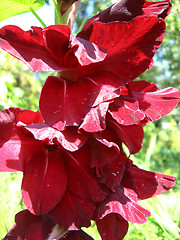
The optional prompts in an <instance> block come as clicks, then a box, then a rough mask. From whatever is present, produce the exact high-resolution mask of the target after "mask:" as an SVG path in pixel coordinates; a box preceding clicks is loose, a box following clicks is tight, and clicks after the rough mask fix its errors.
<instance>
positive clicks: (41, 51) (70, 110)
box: [0, 0, 179, 132]
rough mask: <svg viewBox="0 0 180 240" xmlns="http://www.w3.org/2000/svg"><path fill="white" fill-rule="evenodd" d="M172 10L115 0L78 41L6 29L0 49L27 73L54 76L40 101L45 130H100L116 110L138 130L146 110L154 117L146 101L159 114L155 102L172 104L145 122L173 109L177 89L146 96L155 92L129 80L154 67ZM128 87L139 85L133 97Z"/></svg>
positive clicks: (56, 31)
mask: <svg viewBox="0 0 180 240" xmlns="http://www.w3.org/2000/svg"><path fill="white" fill-rule="evenodd" d="M170 8H171V5H170V3H169V1H163V2H162V3H149V2H145V1H139V0H138V1H119V2H118V3H117V4H115V5H113V6H112V7H110V8H109V9H107V10H105V12H102V13H100V14H98V15H97V16H95V17H93V18H92V19H90V20H89V21H88V22H87V23H86V24H85V26H84V28H83V30H82V31H81V32H80V33H79V34H78V35H77V36H76V37H75V36H71V35H70V28H69V26H67V25H55V26H49V27H47V28H45V29H41V28H37V27H32V30H30V31H27V32H25V31H23V30H21V29H20V28H18V27H15V26H6V27H3V28H2V29H1V31H0V39H1V42H0V46H1V47H2V48H3V49H4V50H6V51H8V52H9V53H10V54H12V55H13V56H15V57H17V58H18V59H20V60H21V61H23V62H24V63H26V64H27V65H28V66H29V67H30V68H31V69H32V71H58V72H59V77H49V78H48V79H47V81H46V83H45V86H44V87H43V89H42V94H41V97H40V110H41V113H42V116H43V118H44V120H45V122H46V123H47V124H48V125H51V126H53V127H55V128H57V129H59V130H64V129H65V127H67V126H79V127H80V128H83V129H84V130H85V131H87V132H95V131H100V130H102V129H104V128H105V125H106V124H105V123H106V122H105V117H106V114H107V112H110V113H111V115H112V116H113V118H115V119H116V120H117V115H119V112H124V111H125V112H126V113H122V114H121V115H124V118H126V117H127V111H129V108H130V111H131V109H132V111H131V112H133V114H131V113H130V115H132V117H131V119H132V120H129V117H128V119H125V120H120V122H121V123H122V124H125V125H130V124H132V123H130V122H133V124H139V122H140V121H141V120H143V119H144V118H145V117H146V116H145V115H147V114H145V112H146V113H147V112H152V111H154V107H153V105H151V103H150V102H149V100H148V99H149V96H150V99H152V101H153V102H154V104H155V105H156V106H157V107H156V112H157V111H158V110H157V109H160V108H163V105H162V104H161V103H160V101H159V104H160V105H159V104H158V103H157V102H158V99H159V98H161V99H162V98H163V99H164V95H166V96H167V100H170V99H171V100H172V101H171V102H172V103H174V104H171V107H170V106H169V107H168V109H166V110H164V108H163V109H162V110H161V113H159V112H158V113H156V117H155V118H151V117H150V118H149V116H148V117H147V118H148V119H151V120H157V119H158V118H159V117H161V116H163V115H165V114H167V113H169V112H170V111H171V110H172V109H173V108H174V107H175V106H176V105H177V103H178V101H179V100H178V99H177V98H178V93H177V91H176V90H175V89H166V90H164V91H157V92H155V93H154V94H150V93H146V92H149V91H151V92H152V91H156V90H157V88H156V87H154V88H153V89H150V90H148V89H146V86H145V85H146V84H145V83H144V82H138V83H136V84H132V85H131V83H130V82H131V81H132V80H134V79H135V78H136V77H138V76H139V75H140V74H141V73H142V72H144V71H145V70H146V69H147V68H150V67H151V66H152V57H153V55H154V53H155V52H156V50H157V49H158V48H159V46H160V44H161V42H162V40H163V37H164V33H165V23H164V20H163V19H162V18H165V17H166V16H167V14H168V13H169V10H170ZM106 12H108V14H107V13H106ZM125 21H126V22H125ZM135 85H136V86H135ZM141 85H143V86H145V89H142V88H143V87H142V86H141ZM131 86H133V88H134V87H136V89H137V90H136V93H135V94H133V93H131ZM151 88H152V87H151ZM139 91H141V92H144V91H145V92H144V94H143V93H141V94H139V93H137V92H139ZM140 95H141V97H140ZM127 96H128V97H127ZM144 96H145V98H146V101H143V111H142V109H141V106H140V105H142V98H144ZM146 96H147V97H146ZM119 97H120V98H119ZM122 99H123V100H122ZM165 99H166V97H165ZM126 100H127V101H126ZM112 102H114V104H111V103H112ZM169 102H170V101H169ZM166 105H167V102H166V103H165V104H164V106H166ZM126 106H127V107H126ZM122 109H123V111H122ZM127 109H128V110H127ZM139 110H140V111H139ZM128 114H129V113H128ZM157 115H158V117H157ZM118 118H119V117H118ZM147 118H146V119H147ZM91 121H93V123H91ZM118 121H119V120H118ZM89 125H90V126H89Z"/></svg>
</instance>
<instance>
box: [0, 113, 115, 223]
mask: <svg viewBox="0 0 180 240" xmlns="http://www.w3.org/2000/svg"><path fill="white" fill-rule="evenodd" d="M0 120H1V121H0V130H1V139H0V145H1V148H0V155H1V157H0V163H1V164H0V170H1V171H17V170H20V171H23V173H24V176H23V180H22V197H23V201H24V203H25V205H26V206H27V207H28V209H29V210H30V211H31V212H32V213H33V214H44V213H46V212H49V211H51V210H52V209H53V208H54V207H55V206H56V205H57V204H58V203H59V202H60V200H61V199H62V197H63V195H64V194H65V192H68V191H69V190H70V195H72V194H74V193H75V194H76V196H77V197H78V200H76V201H81V198H82V199H84V200H86V201H89V202H90V203H89V204H90V207H89V208H88V211H90V213H89V214H91V215H92V214H93V211H94V205H93V204H94V202H98V201H102V200H103V199H104V198H105V197H106V195H107V193H106V192H104V190H103V189H101V184H99V183H98V182H97V180H96V178H95V174H94V171H93V169H92V168H91V161H90V160H91V151H90V147H89V145H88V146H85V147H84V148H83V147H82V148H81V149H80V150H79V151H75V150H77V149H79V148H80V147H81V146H82V145H83V144H85V142H86V141H87V138H88V136H87V134H86V133H84V134H80V133H77V131H76V129H75V128H73V129H72V128H71V129H67V130H65V131H64V132H60V131H57V130H55V129H53V128H50V127H48V126H47V125H46V124H45V123H43V122H42V118H41V115H40V113H38V112H37V113H34V112H31V111H29V110H21V109H15V108H11V109H9V110H4V111H2V112H1V113H0ZM26 122H28V123H31V124H30V125H25V123H26ZM32 123H33V124H32ZM94 141H97V140H95V139H94ZM97 144H98V141H97ZM66 150H68V151H66ZM73 151H75V152H74V153H73ZM88 151H89V154H88ZM110 151H111V150H110ZM116 151H117V150H116ZM72 172H73V175H72V174H71V173H72ZM79 177H83V179H84V181H86V186H85V185H84V182H82V181H81V179H80V178H79ZM75 183H76V184H75ZM87 186H88V188H87ZM57 189H58V191H57ZM67 194H68V193H66V195H67ZM77 197H76V198H77ZM82 201H83V200H82ZM72 202H73V201H72ZM66 209H67V208H66ZM86 222H87V220H86ZM88 223H89V222H88ZM82 224H84V223H82ZM85 225H87V223H86V224H85Z"/></svg>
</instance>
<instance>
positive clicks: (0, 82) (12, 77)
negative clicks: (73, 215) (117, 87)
mask: <svg viewBox="0 0 180 240" xmlns="http://www.w3.org/2000/svg"><path fill="white" fill-rule="evenodd" d="M47 2H48V1H47ZM113 2H115V1H105V0H99V1H98V0H97V1H95V0H94V1H92V0H90V1H88V0H82V3H81V6H80V10H79V12H78V15H77V18H76V24H75V27H74V29H73V31H74V32H76V31H77V29H78V27H79V26H80V25H81V22H82V21H83V19H84V18H85V17H86V16H87V13H88V14H89V15H92V14H95V13H97V12H98V11H101V10H103V9H105V8H107V6H109V5H111V4H112V3H113ZM171 2H172V4H173V8H172V12H171V14H170V15H169V16H168V18H167V20H166V23H167V32H166V36H165V40H164V42H163V44H162V46H161V48H160V49H159V51H158V52H157V54H156V57H155V63H154V66H153V68H152V69H150V70H148V71H146V72H145V73H143V74H142V75H141V76H140V79H144V80H147V81H149V82H155V83H156V84H157V85H158V87H160V88H161V89H162V88H165V87H168V86H174V87H176V88H179V87H180V51H179V45H180V15H179V6H178V5H179V0H172V1H171ZM46 78H47V74H46V73H38V74H33V73H32V72H31V71H30V70H29V69H28V68H27V67H26V66H25V65H24V64H23V63H21V62H19V61H17V60H16V59H15V58H13V57H11V56H9V55H8V54H5V53H4V52H0V110H2V109H4V108H8V107H12V106H13V107H21V108H26V109H30V110H35V111H36V110H38V98H39V93H40V90H41V88H42V86H43V83H44V82H45V80H46ZM179 110H180V109H179V107H177V108H176V109H175V110H174V111H173V112H172V113H171V114H169V115H168V116H165V117H164V118H162V119H160V120H159V121H157V122H155V123H151V124H149V125H148V126H146V127H145V129H144V130H145V138H144V146H143V148H142V150H141V151H140V152H139V153H138V154H136V155H135V156H131V159H132V160H133V161H134V162H135V163H136V164H137V165H138V166H139V167H142V168H144V169H146V170H151V171H156V172H160V173H164V174H169V175H174V176H176V177H177V181H176V186H175V187H174V188H173V189H172V190H170V191H169V192H168V193H166V194H163V195H161V196H159V197H158V198H153V199H149V200H147V201H142V202H141V203H140V204H141V205H143V206H144V207H146V208H148V209H149V210H150V211H151V213H152V216H151V217H150V218H149V220H148V222H147V223H145V224H143V225H138V224H131V223H130V229H129V232H128V234H127V236H126V237H125V240H135V239H136V240H155V239H156V240H168V239H170V240H175V239H180V229H179V228H180V204H178V203H179V202H180V141H179V139H180V111H179ZM21 178H22V173H0V237H1V238H2V237H3V236H4V235H5V234H6V233H7V232H8V231H9V229H10V228H11V227H12V225H13V223H14V215H15V213H16V212H18V211H20V210H21V209H23V208H24V205H23V203H22V200H21V194H20V188H21ZM86 231H88V232H90V233H91V235H92V236H94V238H95V240H99V239H100V237H99V236H98V233H97V231H96V227H95V225H94V223H92V227H91V228H90V229H87V230H86Z"/></svg>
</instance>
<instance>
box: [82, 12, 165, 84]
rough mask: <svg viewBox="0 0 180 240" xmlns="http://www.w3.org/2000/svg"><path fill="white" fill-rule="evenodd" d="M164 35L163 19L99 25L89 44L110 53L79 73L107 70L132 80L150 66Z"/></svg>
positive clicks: (151, 18) (94, 30)
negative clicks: (102, 59)
mask: <svg viewBox="0 0 180 240" xmlns="http://www.w3.org/2000/svg"><path fill="white" fill-rule="evenodd" d="M164 33H165V22H164V20H163V19H158V18H157V17H154V16H152V17H144V16H139V17H136V18H134V19H133V20H132V21H131V22H128V23H127V22H111V23H101V22H96V23H94V24H93V30H92V33H91V36H90V38H89V41H90V42H94V43H95V44H97V45H98V46H101V47H103V48H105V49H107V52H108V54H107V56H106V58H105V60H104V61H103V62H100V63H97V64H96V65H95V64H91V65H90V66H87V67H85V68H83V69H80V70H79V74H81V75H84V74H87V73H90V72H92V71H97V70H101V69H106V71H109V72H112V73H114V74H116V75H117V76H119V77H120V79H121V80H122V81H124V82H128V81H130V80H133V79H135V78H137V77H138V76H139V75H140V74H141V73H143V72H144V71H145V70H146V69H147V68H149V67H150V66H151V63H152V57H153V55H154V53H155V52H156V51H157V49H158V48H159V46H160V44H161V42H162V40H163V37H164ZM81 37H82V36H81Z"/></svg>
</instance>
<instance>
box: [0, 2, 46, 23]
mask: <svg viewBox="0 0 180 240" xmlns="http://www.w3.org/2000/svg"><path fill="white" fill-rule="evenodd" d="M44 4H45V1H44V0H6V1H4V0H0V21H3V20H5V19H7V18H10V17H12V16H15V15H18V14H20V13H25V12H31V9H33V10H34V11H35V10H38V9H39V8H41V7H42V6H43V5H44Z"/></svg>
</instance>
